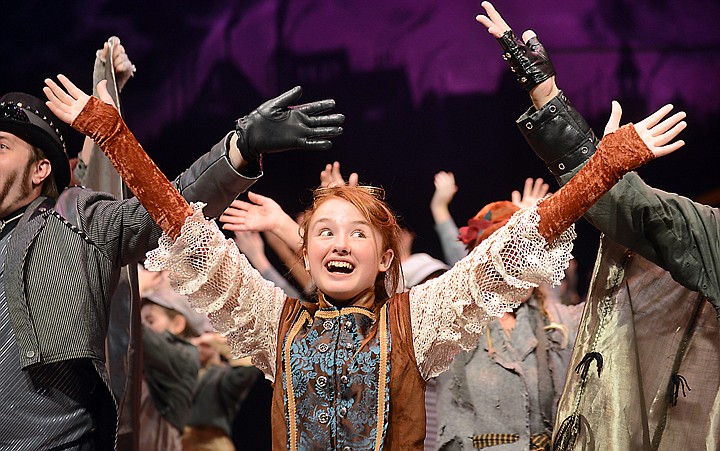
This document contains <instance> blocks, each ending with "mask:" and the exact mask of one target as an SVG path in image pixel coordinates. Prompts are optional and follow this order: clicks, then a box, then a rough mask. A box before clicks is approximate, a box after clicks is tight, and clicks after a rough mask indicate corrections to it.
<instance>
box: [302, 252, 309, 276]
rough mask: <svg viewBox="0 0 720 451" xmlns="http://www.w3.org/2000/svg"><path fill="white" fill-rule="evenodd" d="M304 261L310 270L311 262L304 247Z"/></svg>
mask: <svg viewBox="0 0 720 451" xmlns="http://www.w3.org/2000/svg"><path fill="white" fill-rule="evenodd" d="M303 261H304V262H305V271H307V272H310V262H309V261H308V256H307V251H306V250H305V249H303Z"/></svg>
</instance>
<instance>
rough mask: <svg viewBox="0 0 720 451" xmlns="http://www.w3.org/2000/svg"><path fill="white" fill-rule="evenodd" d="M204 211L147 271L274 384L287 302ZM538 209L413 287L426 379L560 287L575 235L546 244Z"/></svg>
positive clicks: (418, 350)
mask: <svg viewBox="0 0 720 451" xmlns="http://www.w3.org/2000/svg"><path fill="white" fill-rule="evenodd" d="M202 206H203V205H202V204H193V208H194V210H195V213H194V214H193V216H191V217H189V218H188V219H187V220H186V222H185V225H184V226H183V227H182V233H181V235H180V237H179V238H178V239H177V240H176V241H175V242H174V243H173V242H172V240H170V239H169V238H168V237H167V236H165V235H163V237H162V238H161V239H160V241H159V243H158V244H159V246H158V248H157V249H155V250H153V251H151V252H149V253H148V255H147V260H146V263H145V264H146V266H147V268H148V269H150V270H151V271H160V270H167V271H168V277H169V279H170V282H171V284H172V285H173V288H174V289H176V290H177V291H178V292H180V293H182V294H186V295H187V296H188V297H189V299H190V303H191V305H192V306H193V308H195V309H196V310H198V311H200V312H203V313H207V315H208V318H210V321H211V323H212V324H213V326H214V327H215V329H216V330H218V331H219V332H221V333H222V334H223V335H224V336H226V337H227V339H228V344H229V345H230V348H231V349H232V351H233V354H235V355H236V356H237V357H242V356H247V355H251V356H253V363H254V364H255V365H256V366H257V367H258V368H259V369H260V370H261V371H263V373H265V375H266V377H267V378H268V379H270V380H271V381H273V380H274V378H275V357H276V353H277V334H278V327H279V322H280V314H281V312H282V308H283V305H284V303H285V300H286V299H287V297H286V295H285V293H284V292H283V291H282V290H281V289H280V288H278V287H276V286H275V285H273V284H272V282H269V281H267V280H265V279H263V278H262V276H261V275H260V273H258V272H257V271H256V270H255V269H254V268H253V267H252V266H251V265H250V263H249V262H248V261H247V259H246V258H245V256H244V255H242V254H241V253H240V251H239V250H238V249H237V246H236V245H235V243H234V242H233V241H232V240H228V239H226V238H225V237H224V236H223V234H222V232H221V231H220V230H219V229H218V227H217V225H216V224H215V222H213V221H208V220H206V219H205V218H204V217H203V215H202ZM539 219H540V217H539V216H538V214H537V209H536V207H532V208H529V209H526V210H521V211H519V212H518V213H516V214H515V215H514V216H513V217H512V218H511V219H510V221H508V224H507V226H505V227H503V228H501V229H499V230H498V231H497V232H495V233H494V234H493V235H492V236H491V237H490V238H488V239H487V240H485V241H484V242H483V243H482V244H481V245H480V246H478V247H477V248H476V249H475V250H473V251H472V252H471V253H470V254H469V255H468V256H467V257H465V258H464V259H462V260H460V261H459V262H458V263H457V264H456V265H455V266H454V267H453V268H452V269H450V270H449V271H447V272H446V273H445V274H443V275H442V276H440V277H438V278H436V279H433V280H431V281H429V282H426V283H424V284H422V285H418V286H416V287H414V288H413V289H411V290H410V308H411V313H410V314H411V320H412V331H413V342H414V348H415V357H416V359H417V364H418V367H419V368H420V371H421V372H422V374H423V376H424V377H426V378H431V377H435V376H437V375H438V374H440V373H442V372H443V371H445V370H446V369H447V368H448V367H449V365H450V362H451V361H452V359H453V358H454V357H455V355H456V354H457V353H459V352H460V351H462V350H470V349H472V348H473V347H475V346H476V345H477V342H478V339H479V337H480V335H481V333H482V330H483V327H484V326H485V325H486V324H487V323H488V322H490V321H492V320H493V319H494V318H495V317H498V316H501V315H502V314H503V313H505V312H508V311H511V310H513V309H514V308H515V307H517V306H518V305H519V302H520V300H522V299H523V298H524V297H525V296H526V295H527V291H528V289H530V288H532V287H535V286H537V285H538V284H540V283H542V282H547V283H552V284H558V283H560V280H561V279H562V278H563V275H564V271H565V269H566V268H567V266H568V263H569V260H570V258H572V255H571V251H572V241H573V239H574V238H575V231H574V229H573V228H570V229H569V230H567V231H565V232H564V233H563V234H562V235H561V236H560V237H559V238H558V239H557V240H555V241H554V242H553V243H552V244H551V245H548V244H547V243H546V241H545V239H544V238H543V237H542V236H540V234H539V233H538V231H537V224H538V222H539Z"/></svg>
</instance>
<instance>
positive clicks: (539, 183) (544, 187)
mask: <svg viewBox="0 0 720 451" xmlns="http://www.w3.org/2000/svg"><path fill="white" fill-rule="evenodd" d="M549 189H550V185H548V184H547V183H545V181H544V180H543V179H541V178H536V179H532V178H527V179H525V186H524V187H523V192H522V194H520V191H517V190H515V191H513V192H512V194H511V195H510V198H511V200H512V203H514V204H515V205H517V206H518V207H520V208H527V207H531V206H533V205H535V202H537V200H538V199H542V198H543V197H545V195H546V194H547V193H548V190H549Z"/></svg>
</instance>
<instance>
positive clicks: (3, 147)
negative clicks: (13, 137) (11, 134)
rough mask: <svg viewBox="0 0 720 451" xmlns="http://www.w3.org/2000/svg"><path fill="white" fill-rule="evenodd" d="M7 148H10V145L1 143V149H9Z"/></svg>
mask: <svg viewBox="0 0 720 451" xmlns="http://www.w3.org/2000/svg"><path fill="white" fill-rule="evenodd" d="M7 148H8V146H6V145H5V144H0V149H7Z"/></svg>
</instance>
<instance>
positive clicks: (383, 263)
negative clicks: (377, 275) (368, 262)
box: [378, 249, 395, 272]
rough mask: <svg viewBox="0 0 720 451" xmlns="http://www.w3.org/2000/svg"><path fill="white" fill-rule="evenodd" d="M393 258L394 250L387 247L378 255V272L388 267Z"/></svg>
mask: <svg viewBox="0 0 720 451" xmlns="http://www.w3.org/2000/svg"><path fill="white" fill-rule="evenodd" d="M393 258H395V252H394V251H393V250H392V249H388V250H386V251H385V252H383V254H382V255H381V256H380V264H379V265H378V270H379V271H380V272H385V271H387V270H388V268H390V264H391V263H392V261H393Z"/></svg>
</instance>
